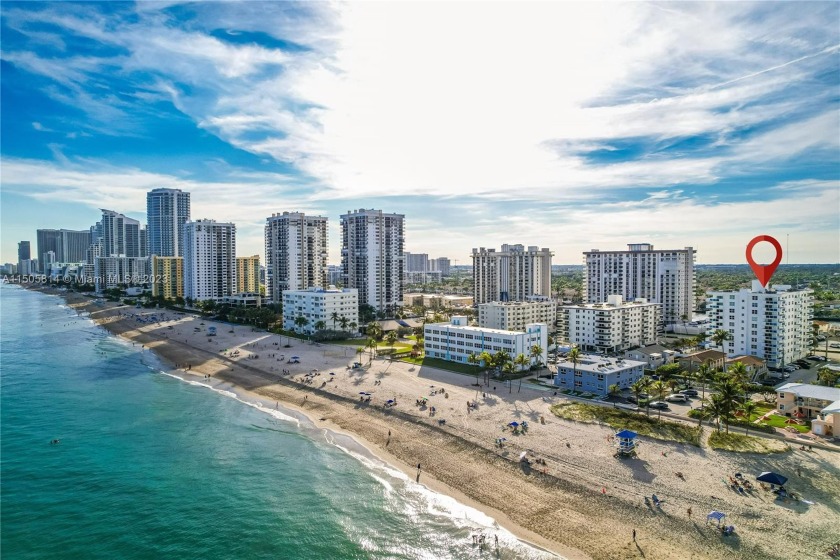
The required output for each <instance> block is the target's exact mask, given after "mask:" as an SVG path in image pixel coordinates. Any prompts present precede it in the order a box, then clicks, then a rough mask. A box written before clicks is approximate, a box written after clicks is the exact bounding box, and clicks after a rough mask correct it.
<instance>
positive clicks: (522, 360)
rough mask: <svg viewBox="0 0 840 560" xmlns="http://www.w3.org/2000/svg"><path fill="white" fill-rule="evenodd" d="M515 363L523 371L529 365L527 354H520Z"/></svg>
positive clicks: (514, 360)
mask: <svg viewBox="0 0 840 560" xmlns="http://www.w3.org/2000/svg"><path fill="white" fill-rule="evenodd" d="M513 363H514V364H516V365H517V366H519V371H522V370H523V369H525V366H526V365H528V357H527V356H526V355H525V354H519V355H517V356H516V357H515V358H514V359H513Z"/></svg>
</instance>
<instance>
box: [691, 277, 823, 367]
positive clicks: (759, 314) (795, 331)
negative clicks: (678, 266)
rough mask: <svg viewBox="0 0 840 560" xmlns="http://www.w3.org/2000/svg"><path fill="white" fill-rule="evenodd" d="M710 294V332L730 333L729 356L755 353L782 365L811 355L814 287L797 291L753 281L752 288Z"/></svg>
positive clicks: (770, 361)
mask: <svg viewBox="0 0 840 560" xmlns="http://www.w3.org/2000/svg"><path fill="white" fill-rule="evenodd" d="M707 295H708V298H707V300H706V309H707V311H708V314H709V320H710V324H709V331H708V334H709V335H710V337H711V334H712V333H714V332H715V331H716V330H718V329H720V330H724V331H727V332H728V333H729V334H730V340H728V341H726V342H724V344H725V346H724V348H722V351H724V352H725V353H726V355H727V356H734V355H736V354H744V355H747V356H756V357H758V358H761V359H763V360H765V361H766V362H767V364H768V365H769V366H771V367H779V366H782V365H784V364H787V363H790V362H792V361H794V360H798V359H799V358H804V357H805V356H807V355H808V351H809V348H810V346H809V342H810V338H811V331H812V328H811V321H812V319H813V316H814V299H813V291H812V290H809V289H806V290H794V289H792V288H791V287H790V286H787V285H774V286H773V287H772V288H763V287H762V286H761V283H760V282H759V281H758V280H753V283H752V288H744V289H742V290H739V291H737V292H732V291H730V292H708V293H707Z"/></svg>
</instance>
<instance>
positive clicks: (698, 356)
mask: <svg viewBox="0 0 840 560" xmlns="http://www.w3.org/2000/svg"><path fill="white" fill-rule="evenodd" d="M724 356H726V354H724V353H723V352H718V351H717V350H703V351H702V352H696V353H694V354H689V355H688V356H683V357H682V358H680V359H681V360H689V361H691V362H699V363H703V362H705V361H706V360H720V359H722V358H723V357H724Z"/></svg>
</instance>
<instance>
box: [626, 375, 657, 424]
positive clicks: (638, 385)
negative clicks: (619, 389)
mask: <svg viewBox="0 0 840 560" xmlns="http://www.w3.org/2000/svg"><path fill="white" fill-rule="evenodd" d="M651 382H652V381H651V378H650V377H642V378H640V379H638V380H637V381H636V382H635V383H633V384H632V385H631V386H630V390H631V391H633V394H634V395H635V396H636V404H638V403H639V397H640V395H642V394H644V393H647V392H648V389H649V388H650V384H651ZM645 408H646V409H647V415H648V416H650V407H645Z"/></svg>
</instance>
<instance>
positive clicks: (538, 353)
mask: <svg viewBox="0 0 840 560" xmlns="http://www.w3.org/2000/svg"><path fill="white" fill-rule="evenodd" d="M542 353H543V349H542V346H540V345H539V344H534V345H533V346H531V357H532V358H536V360H537V367H542V359H541V358H542Z"/></svg>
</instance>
